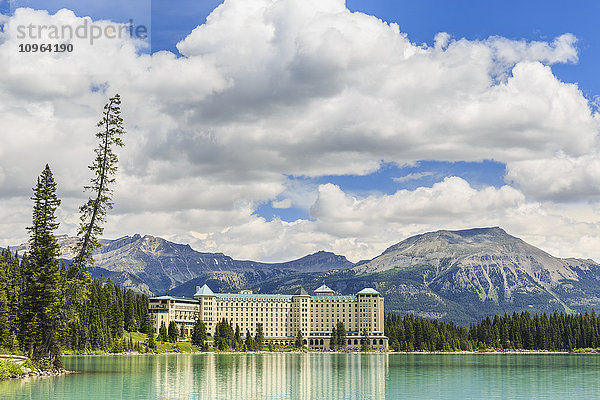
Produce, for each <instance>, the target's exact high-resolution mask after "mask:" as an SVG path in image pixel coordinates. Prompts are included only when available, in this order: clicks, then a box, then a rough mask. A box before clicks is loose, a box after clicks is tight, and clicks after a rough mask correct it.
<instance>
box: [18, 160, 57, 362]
mask: <svg viewBox="0 0 600 400" xmlns="http://www.w3.org/2000/svg"><path fill="white" fill-rule="evenodd" d="M33 191H34V193H33V197H32V198H31V199H32V200H33V203H34V204H33V224H32V226H31V227H29V228H27V230H28V231H29V232H30V244H31V250H30V253H29V257H30V262H29V263H28V268H27V270H26V271H24V279H25V283H26V284H25V290H24V294H23V306H24V308H25V313H26V315H25V321H27V322H26V323H25V326H24V328H25V329H24V337H26V338H27V339H26V340H27V343H26V346H27V352H28V354H29V355H30V357H32V358H33V359H34V360H41V359H43V358H49V360H50V361H51V362H52V363H54V364H55V365H57V366H60V353H61V351H60V345H59V337H60V332H59V330H60V328H61V320H60V317H61V309H60V308H61V301H62V296H63V285H62V278H61V275H60V266H59V263H58V260H57V257H58V255H59V254H60V247H59V245H58V242H57V240H56V237H55V236H54V231H55V230H56V229H58V226H59V224H58V223H57V222H56V216H55V215H54V213H55V211H56V209H57V208H58V206H59V205H60V200H59V199H58V197H57V196H56V183H55V181H54V176H53V175H52V171H51V170H50V167H49V166H48V165H47V164H46V167H45V168H44V170H43V171H42V174H41V175H40V177H39V178H38V181H37V185H36V187H35V188H34V189H33Z"/></svg>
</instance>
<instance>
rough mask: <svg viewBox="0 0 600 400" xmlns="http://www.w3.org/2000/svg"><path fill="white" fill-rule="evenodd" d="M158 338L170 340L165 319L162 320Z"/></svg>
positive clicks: (164, 340) (162, 340) (161, 340)
mask: <svg viewBox="0 0 600 400" xmlns="http://www.w3.org/2000/svg"><path fill="white" fill-rule="evenodd" d="M158 340H159V341H160V342H168V341H169V333H168V331H167V326H166V325H165V323H164V321H163V322H161V324H160V328H159V330H158Z"/></svg>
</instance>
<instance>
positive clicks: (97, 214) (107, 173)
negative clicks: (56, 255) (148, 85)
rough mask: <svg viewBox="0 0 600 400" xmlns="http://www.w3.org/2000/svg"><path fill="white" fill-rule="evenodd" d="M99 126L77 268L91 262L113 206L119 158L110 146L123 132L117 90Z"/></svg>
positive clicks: (117, 143) (83, 209)
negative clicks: (113, 187) (92, 195)
mask: <svg viewBox="0 0 600 400" xmlns="http://www.w3.org/2000/svg"><path fill="white" fill-rule="evenodd" d="M98 127H100V128H102V129H101V130H100V131H99V132H98V133H96V137H97V138H98V139H99V144H98V147H97V148H96V158H95V159H94V162H93V164H92V165H91V166H90V167H89V168H90V170H92V171H93V172H94V177H93V178H92V180H91V185H90V186H86V187H85V189H86V190H90V191H92V192H93V194H94V198H90V199H89V200H88V201H87V202H86V203H85V204H84V205H83V206H81V208H80V211H81V226H80V228H79V233H78V236H80V240H79V243H78V245H77V256H76V257H75V259H74V260H73V264H72V266H73V267H74V268H76V269H77V270H79V269H81V268H85V265H92V264H93V263H94V258H93V251H94V249H96V248H98V247H100V243H99V242H98V239H99V237H100V236H102V231H103V228H102V227H101V224H102V223H103V222H104V220H105V217H106V211H107V210H108V209H111V208H112V207H113V202H112V189H111V188H110V185H111V184H113V183H114V182H115V178H114V175H115V173H116V172H117V163H118V161H119V158H118V157H117V155H116V154H115V152H114V151H113V148H114V147H123V145H124V144H123V141H122V139H121V135H123V134H124V133H125V130H124V128H123V118H121V97H120V96H119V95H118V94H116V95H115V96H114V97H111V98H110V99H109V101H108V103H107V104H106V105H105V106H104V113H103V115H102V119H101V120H100V122H98ZM76 272H78V271H76Z"/></svg>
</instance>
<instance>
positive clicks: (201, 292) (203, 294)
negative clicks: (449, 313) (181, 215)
mask: <svg viewBox="0 0 600 400" xmlns="http://www.w3.org/2000/svg"><path fill="white" fill-rule="evenodd" d="M150 313H151V315H152V317H153V321H154V328H155V330H156V333H158V329H159V328H160V325H161V323H163V322H164V323H165V325H167V326H168V324H169V322H170V321H175V322H176V323H177V325H178V328H179V329H180V331H181V332H183V333H184V334H185V335H186V336H190V335H191V334H192V329H193V326H194V323H195V322H196V319H198V318H199V319H201V320H202V321H203V322H204V323H205V324H206V327H207V329H208V332H209V333H210V334H213V333H214V330H215V326H216V323H217V322H218V321H221V320H223V319H226V320H228V321H229V322H230V323H231V324H232V325H233V326H234V327H235V326H236V325H239V327H240V330H241V332H242V335H245V333H246V330H248V331H250V333H251V334H252V335H254V334H255V333H256V328H257V326H258V325H259V324H261V325H262V326H263V332H264V335H265V340H266V341H267V342H272V343H273V344H276V345H282V346H285V345H291V344H293V343H294V341H295V338H296V335H297V332H298V330H300V331H302V336H303V337H304V338H305V341H306V345H307V346H308V347H310V348H317V349H328V348H329V340H330V338H331V331H332V329H333V328H334V327H335V326H336V324H337V323H338V322H342V323H343V324H344V326H345V328H346V335H347V347H348V348H350V349H356V350H358V349H360V340H361V338H362V333H363V331H367V333H368V335H369V338H370V340H371V347H372V348H374V349H387V345H388V343H387V337H385V336H384V334H383V323H384V321H383V318H384V311H383V297H382V296H381V295H380V294H379V292H377V291H376V290H375V289H371V288H365V289H363V290H361V291H360V292H358V293H356V294H354V295H345V296H342V295H337V294H335V292H334V291H333V290H332V289H330V288H328V287H327V286H325V285H323V286H321V287H319V288H318V289H317V290H315V291H314V294H313V295H312V296H311V295H309V294H308V293H307V292H306V291H305V290H304V289H303V288H299V289H298V290H297V291H296V293H295V294H293V295H284V294H253V293H252V292H251V291H241V292H240V293H235V294H232V293H214V292H213V291H212V290H211V289H210V288H209V287H208V286H207V285H204V286H202V287H199V288H197V291H196V294H195V295H194V299H186V298H181V297H172V296H161V297H153V298H151V299H150Z"/></svg>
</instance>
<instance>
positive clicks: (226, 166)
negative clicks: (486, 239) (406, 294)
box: [0, 0, 600, 261]
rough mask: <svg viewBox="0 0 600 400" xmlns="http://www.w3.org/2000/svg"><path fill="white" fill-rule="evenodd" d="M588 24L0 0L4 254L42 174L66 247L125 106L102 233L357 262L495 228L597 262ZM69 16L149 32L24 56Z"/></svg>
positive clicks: (420, 3)
mask: <svg viewBox="0 0 600 400" xmlns="http://www.w3.org/2000/svg"><path fill="white" fill-rule="evenodd" d="M599 16H600V3H598V4H596V3H595V2H589V1H582V0H575V1H572V2H568V3H567V2H564V1H554V0H553V1H547V0H546V1H542V0H530V1H527V2H523V1H514V0H506V1H502V2H484V1H478V0H453V1H441V0H438V1H433V0H401V1H392V0H370V1H364V0H348V1H347V2H344V1H340V0H318V1H317V0H305V1H301V2H300V1H297V0H225V1H208V0H200V1H198V0H196V1H190V0H170V1H165V0H154V1H141V0H132V1H128V2H119V1H117V0H107V1H102V2H100V1H74V0H73V1H68V0H62V1H60V0H43V1H42V0H34V1H27V0H15V1H11V2H10V3H9V2H8V1H6V0H0V26H2V29H1V30H0V246H2V247H6V246H8V245H15V244H19V243H22V242H25V241H26V240H27V232H26V230H25V227H26V226H28V225H29V224H30V219H31V200H30V197H31V188H32V187H33V186H34V184H35V179H36V177H37V176H38V175H39V174H40V173H41V171H42V169H43V167H44V165H45V164H46V163H49V164H50V166H51V168H52V169H53V171H54V174H55V178H56V180H57V183H58V195H59V196H60V197H61V199H62V201H63V202H62V205H61V208H60V209H59V210H58V217H59V222H61V225H60V228H59V230H58V233H59V234H68V235H73V234H75V232H76V231H77V224H78V213H77V210H78V207H79V206H80V205H81V204H82V203H84V202H85V200H86V198H87V197H86V196H88V195H89V194H88V193H85V192H83V190H82V188H83V186H84V185H86V184H87V182H88V181H89V179H90V175H89V171H88V169H87V168H86V166H87V165H89V164H90V163H91V161H92V157H93V148H94V146H95V139H94V133H95V130H96V122H97V120H99V119H100V115H101V111H102V106H103V105H104V103H105V102H106V101H107V99H108V97H110V96H112V95H113V94H114V93H120V94H121V96H122V98H123V105H122V109H123V116H124V119H125V128H126V130H127V133H126V135H125V137H124V141H125V143H126V146H125V147H124V148H123V149H119V151H118V153H119V157H120V164H119V171H118V174H117V177H116V178H117V183H116V185H115V187H114V201H115V207H114V209H113V210H111V211H110V212H109V216H108V218H107V221H106V224H105V237H107V238H117V237H121V236H124V235H133V234H135V233H140V234H150V235H155V236H161V237H164V238H166V239H169V240H173V241H177V242H181V243H190V244H191V245H192V247H193V248H195V249H197V250H199V251H213V252H223V253H226V254H228V255H231V256H233V257H235V258H241V259H254V260H260V261H283V260H289V259H293V258H297V257H301V256H303V255H305V254H308V253H312V252H316V251H319V250H327V251H333V252H335V253H337V254H343V255H346V256H347V257H348V258H349V259H350V260H352V261H358V260H361V259H367V258H373V257H375V256H377V255H378V254H380V253H381V252H382V251H383V250H385V249H386V248H387V247H388V246H390V245H392V244H394V243H397V242H399V241H401V240H403V239H405V238H407V237H409V236H411V235H414V234H418V233H423V232H426V231H432V230H438V229H464V228H471V227H481V226H500V227H502V228H504V229H505V230H506V231H507V232H508V233H510V234H512V235H515V236H518V237H521V238H523V239H524V240H526V241H528V242H529V243H531V244H533V245H535V246H538V247H540V248H542V249H544V250H546V251H548V252H550V253H551V254H553V255H556V256H560V257H579V258H592V259H595V260H597V261H600V246H598V243H600V156H599V142H598V141H599V137H598V135H599V133H600V114H599V112H598V105H599V104H600V97H599V95H600V80H599V79H598V73H597V65H598V64H599V63H600V36H599V35H597V28H596V25H597V24H596V21H597V20H598V17H599ZM84 24H87V25H86V26H92V25H93V26H94V28H97V29H98V30H102V32H108V31H110V32H113V31H112V30H111V29H113V28H114V27H117V26H124V25H122V24H130V25H132V26H133V27H134V28H136V27H143V28H144V29H143V31H142V32H147V34H145V35H133V36H132V35H124V36H121V37H118V38H113V37H109V36H108V35H106V34H103V35H101V36H99V37H97V38H94V39H93V40H92V38H91V36H92V34H91V32H92V31H91V30H90V31H88V32H90V34H89V35H88V36H86V37H71V38H68V43H71V44H73V49H74V50H73V52H72V53H64V54H58V53H54V54H50V53H45V54H42V53H39V52H38V53H22V52H19V49H20V47H19V45H24V44H28V43H29V44H33V43H63V42H64V43H66V42H67V41H65V40H66V39H64V38H60V39H57V38H56V37H50V33H49V32H50V30H51V29H50V27H59V28H60V27H64V26H71V27H73V28H76V27H79V26H82V25H84ZM119 24H121V25H119ZM29 26H32V27H33V28H32V29H33V32H34V33H36V32H38V33H39V31H38V29H39V27H46V28H45V31H42V33H41V35H42V37H41V38H38V37H34V36H32V34H31V32H32V31H29V33H28V34H26V35H20V33H22V32H24V31H26V30H27V27H29ZM19 27H20V28H21V30H19ZM44 35H45V36H44ZM23 36H24V37H23Z"/></svg>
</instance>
